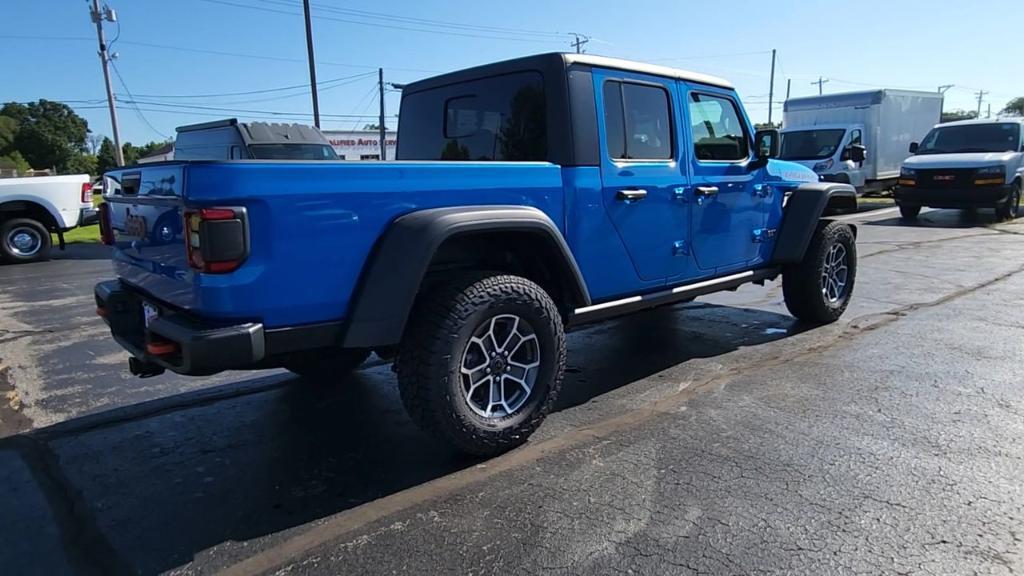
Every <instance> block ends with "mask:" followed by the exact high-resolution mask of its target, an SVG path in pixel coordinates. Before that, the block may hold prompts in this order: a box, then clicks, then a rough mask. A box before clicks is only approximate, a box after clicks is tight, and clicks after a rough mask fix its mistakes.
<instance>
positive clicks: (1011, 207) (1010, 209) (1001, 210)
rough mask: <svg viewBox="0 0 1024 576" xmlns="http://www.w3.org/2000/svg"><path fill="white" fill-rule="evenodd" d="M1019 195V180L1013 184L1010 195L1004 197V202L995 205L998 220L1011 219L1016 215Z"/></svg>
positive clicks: (1018, 206) (1018, 208)
mask: <svg viewBox="0 0 1024 576" xmlns="http://www.w3.org/2000/svg"><path fill="white" fill-rule="evenodd" d="M1020 196H1021V183H1020V180H1018V181H1016V182H1015V183H1014V184H1013V192H1011V193H1010V197H1009V198H1007V199H1006V203H1005V204H1001V205H999V206H997V207H996V216H998V217H999V219H1000V220H1013V219H1014V218H1016V217H1017V213H1018V212H1019V211H1020Z"/></svg>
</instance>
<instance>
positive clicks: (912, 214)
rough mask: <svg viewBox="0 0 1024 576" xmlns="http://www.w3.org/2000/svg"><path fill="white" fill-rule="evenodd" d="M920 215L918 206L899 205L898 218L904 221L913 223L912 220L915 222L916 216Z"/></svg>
mask: <svg viewBox="0 0 1024 576" xmlns="http://www.w3.org/2000/svg"><path fill="white" fill-rule="evenodd" d="M920 213H921V207H920V206H907V205H905V204H900V218H903V219H904V220H907V221H910V222H913V221H914V220H917V215H918V214H920Z"/></svg>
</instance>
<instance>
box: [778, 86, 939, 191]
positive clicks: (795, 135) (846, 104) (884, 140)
mask: <svg viewBox="0 0 1024 576" xmlns="http://www.w3.org/2000/svg"><path fill="white" fill-rule="evenodd" d="M941 119H942V95H941V94H939V93H936V92H919V91H912V90H888V89H886V90H869V91H864V92H845V93H840V94H825V95H822V96H808V97H805V98H791V99H789V100H787V101H786V103H785V107H784V109H783V115H782V147H781V152H780V155H779V156H780V158H782V159H783V160H790V161H794V162H799V163H800V164H803V165H804V166H807V167H808V168H811V169H812V170H814V171H815V172H817V173H818V174H819V175H820V176H821V177H822V179H823V180H826V181H830V182H845V183H847V184H852V185H853V186H854V187H855V188H856V189H857V191H858V192H859V193H861V194H863V193H865V192H878V191H881V190H885V189H888V188H891V187H892V186H894V185H895V184H896V180H897V179H898V178H899V175H900V165H901V164H902V163H903V161H904V160H905V159H906V158H907V157H908V156H909V155H910V153H909V152H908V149H909V147H910V143H911V142H917V141H920V139H921V138H923V137H924V135H925V134H927V133H928V131H929V130H931V129H932V127H933V126H935V125H936V124H938V123H939V122H940V120H941Z"/></svg>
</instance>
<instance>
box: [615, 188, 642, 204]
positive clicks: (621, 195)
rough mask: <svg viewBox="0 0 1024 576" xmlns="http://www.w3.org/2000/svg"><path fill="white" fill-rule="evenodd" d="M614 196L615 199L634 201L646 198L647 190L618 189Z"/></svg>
mask: <svg viewBox="0 0 1024 576" xmlns="http://www.w3.org/2000/svg"><path fill="white" fill-rule="evenodd" d="M615 198H616V199H617V200H625V201H626V202H635V201H637V200H643V199H644V198H647V190H635V189H631V190H619V191H618V192H616V193H615Z"/></svg>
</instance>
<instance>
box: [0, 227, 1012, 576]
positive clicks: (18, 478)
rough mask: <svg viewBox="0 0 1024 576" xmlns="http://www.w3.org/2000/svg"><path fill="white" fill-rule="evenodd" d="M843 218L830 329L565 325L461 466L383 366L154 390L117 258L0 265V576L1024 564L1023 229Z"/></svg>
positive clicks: (696, 305) (695, 313) (872, 570)
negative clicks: (550, 388) (544, 366)
mask: <svg viewBox="0 0 1024 576" xmlns="http://www.w3.org/2000/svg"><path fill="white" fill-rule="evenodd" d="M896 216H897V215H896V214H895V213H894V212H893V211H891V210H890V211H885V210H882V211H876V212H872V213H866V214H860V215H855V216H853V217H852V218H851V220H852V221H854V222H855V223H857V224H858V226H859V237H858V250H859V252H860V257H861V260H860V274H859V276H858V279H857V286H856V288H855V293H854V299H853V303H852V305H851V307H850V309H849V311H848V312H847V315H846V316H845V317H844V318H843V319H842V321H840V322H838V323H836V324H834V325H831V326H826V327H822V328H814V329H809V328H808V327H806V326H802V325H800V324H798V323H796V322H795V321H794V320H793V319H792V318H790V317H789V316H788V314H787V313H786V311H785V307H784V306H783V304H782V302H781V289H780V287H779V286H778V284H777V283H776V284H769V285H768V286H766V287H764V288H762V287H756V286H749V287H744V288H742V289H740V290H738V291H737V292H735V293H725V294H719V295H714V296H711V297H706V298H702V299H699V300H698V301H696V302H693V303H690V304H687V305H683V306H677V307H673V308H668V309H660V310H654V311H650V312H645V313H642V314H637V315H634V316H630V317H626V318H623V319H619V320H615V321H610V322H606V323H603V324H598V325H595V326H591V327H588V328H586V329H584V330H581V331H577V332H575V333H573V334H571V335H570V337H569V374H568V375H567V379H566V384H565V389H564V390H565V392H564V393H563V396H562V398H561V399H560V404H559V407H558V409H557V410H556V412H555V413H554V414H552V415H551V416H550V417H549V419H548V421H547V422H545V424H544V425H543V426H542V427H541V429H540V430H539V431H538V433H537V434H536V435H535V436H534V438H532V439H531V441H530V442H529V443H527V444H526V445H525V446H524V447H522V448H520V449H518V450H515V451H513V452H511V453H509V454H507V455H504V456H501V457H498V458H495V459H491V460H470V459H466V458H464V457H461V456H459V455H457V454H455V453H453V452H451V451H450V450H449V449H447V448H446V447H445V446H443V445H440V444H437V443H435V442H433V441H432V440H430V439H428V438H425V437H424V436H422V435H421V434H420V433H419V431H418V430H416V428H415V427H414V426H413V425H412V424H411V422H410V421H409V420H408V419H407V417H406V416H405V415H404V413H403V412H402V409H401V405H400V403H399V401H398V398H397V391H396V386H395V381H394V376H393V374H392V373H391V372H390V370H389V367H388V366H386V365H384V364H383V363H382V362H379V361H378V362H376V363H374V362H371V364H370V366H369V367H368V368H367V369H365V370H363V371H362V372H360V373H359V374H358V375H356V376H355V377H354V378H352V379H351V380H350V381H348V382H345V383H341V384H338V385H334V386H330V385H324V384H322V383H315V382H307V381H303V380H301V379H298V378H295V377H292V376H290V375H288V374H287V373H284V372H280V371H271V372H261V373H228V374H222V375H219V376H217V377H214V378H206V379H189V378H182V377H178V376H174V375H164V376H161V377H157V378H151V379H146V380H139V379H134V378H131V377H129V376H128V375H127V372H126V370H125V368H126V356H125V354H124V353H123V352H121V351H120V349H119V348H118V347H117V345H116V344H114V343H113V342H112V341H111V340H110V339H109V337H108V333H107V331H106V329H105V327H104V325H103V324H102V323H101V322H100V321H99V320H98V319H96V318H95V317H94V313H93V304H92V297H91V287H92V285H93V284H94V283H95V282H96V281H98V280H99V279H103V278H106V277H108V276H109V270H110V268H109V263H108V262H106V261H105V260H104V258H105V256H106V255H105V253H104V249H103V248H101V247H89V248H75V249H73V251H71V252H69V253H68V254H66V255H65V256H66V257H64V258H61V259H59V260H55V261H52V262H49V263H42V264H34V265H28V266H8V267H3V268H0V399H2V400H3V402H2V403H0V435H3V436H6V437H5V438H3V439H0V486H3V487H5V488H6V492H7V493H6V494H4V497H3V498H0V518H3V519H4V521H3V522H0V567H2V568H0V571H3V572H5V573H6V572H8V571H9V573H12V574H60V573H83V574H116V573H143V574H153V573H160V572H173V573H180V574H206V573H218V572H223V573H227V574H257V573H279V574H432V573H437V574H442V573H453V574H499V573H500V574H510V573H511V574H539V573H545V574H547V573H550V574H613V573H626V574H657V575H660V574H757V573H787V574H831V573H836V574H849V573H865V574H972V573H983V574H1014V573H1020V572H1024V482H1021V478H1024V395H1022V388H1024V378H1022V377H1021V374H1022V371H1021V362H1020V358H1021V353H1022V352H1024V340H1022V338H1021V336H1022V329H1024V307H1021V306H1020V303H1021V300H1022V299H1021V296H1020V294H1021V293H1022V290H1024V273H1022V272H1024V222H1022V223H1002V224H997V223H995V222H994V220H993V217H992V215H991V213H990V212H988V211H981V212H979V213H978V214H976V215H966V214H962V213H960V212H957V211H928V212H925V213H923V214H922V217H921V221H920V223H919V224H917V225H913V226H908V225H903V224H901V223H900V222H899V221H898V219H897V217H896Z"/></svg>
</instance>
